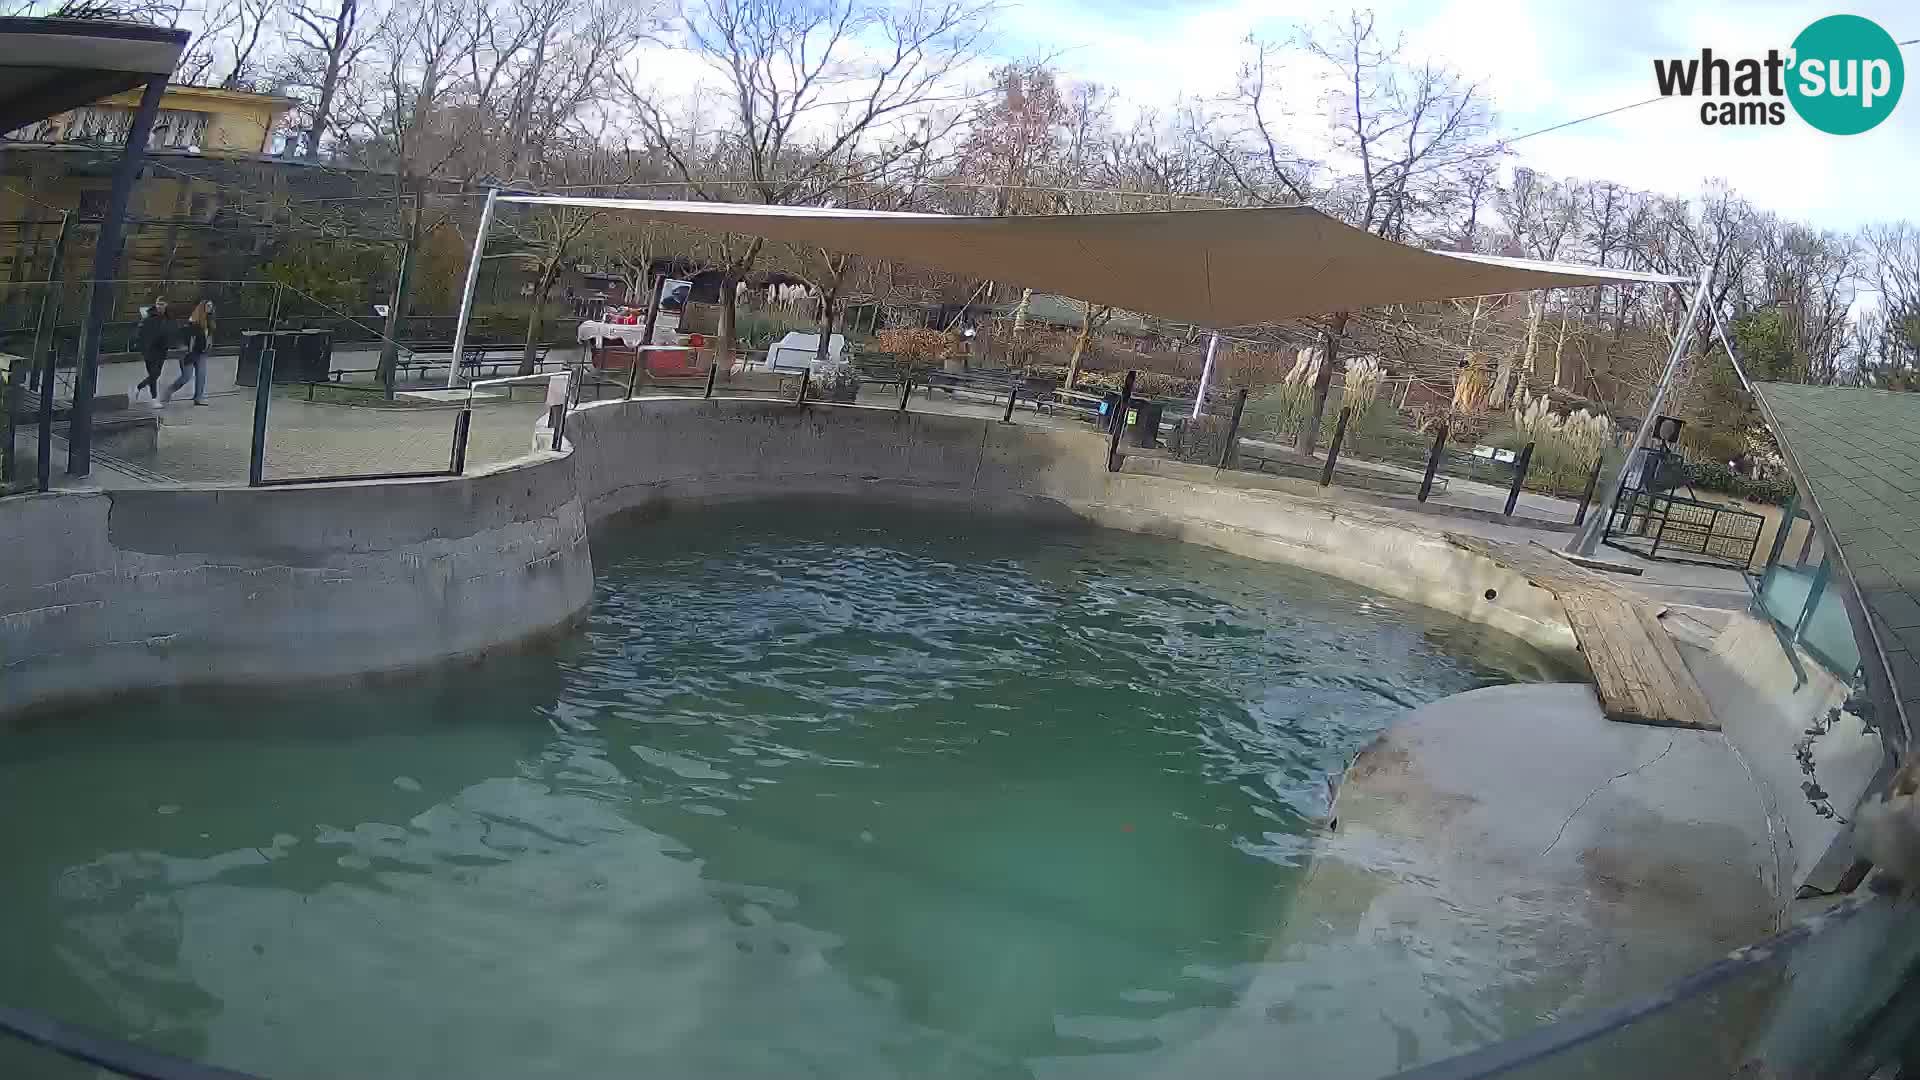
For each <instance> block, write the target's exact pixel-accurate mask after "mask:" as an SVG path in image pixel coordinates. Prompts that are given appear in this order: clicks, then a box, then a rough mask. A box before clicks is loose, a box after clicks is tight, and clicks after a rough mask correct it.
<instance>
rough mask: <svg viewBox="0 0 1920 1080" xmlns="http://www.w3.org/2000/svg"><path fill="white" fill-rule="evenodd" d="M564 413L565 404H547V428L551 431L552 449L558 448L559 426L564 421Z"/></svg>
mask: <svg viewBox="0 0 1920 1080" xmlns="http://www.w3.org/2000/svg"><path fill="white" fill-rule="evenodd" d="M566 415H567V407H566V406H565V405H560V404H553V405H549V406H547V430H549V431H551V432H553V449H554V450H555V451H558V450H559V449H560V427H561V425H562V423H564V422H565V419H566Z"/></svg>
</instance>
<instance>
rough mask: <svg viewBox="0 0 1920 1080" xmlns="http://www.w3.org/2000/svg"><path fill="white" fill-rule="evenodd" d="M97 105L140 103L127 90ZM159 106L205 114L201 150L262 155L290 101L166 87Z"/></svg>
mask: <svg viewBox="0 0 1920 1080" xmlns="http://www.w3.org/2000/svg"><path fill="white" fill-rule="evenodd" d="M100 104H102V105H120V106H125V107H126V108H129V109H131V108H134V107H136V106H138V105H139V104H140V95H139V94H138V93H137V92H134V91H128V92H127V93H124V94H115V95H114V96H112V97H110V98H102V99H101V101H100ZM160 107H161V108H162V109H177V110H180V111H182V112H200V113H207V114H209V116H210V117H211V119H209V120H208V121H207V137H206V141H205V142H203V143H202V144H201V146H200V149H201V151H202V152H203V153H237V154H264V153H266V152H268V151H269V150H270V149H272V146H271V145H270V140H271V138H272V135H273V125H274V122H275V121H276V120H278V119H279V117H280V116H281V114H283V113H285V112H286V111H287V110H288V109H289V108H292V107H293V102H292V101H291V100H290V99H288V98H283V97H272V96H269V95H266V94H247V93H241V92H239V91H236V90H215V89H212V88H210V87H203V86H169V87H168V88H167V92H166V93H165V94H163V95H162V96H161V98H160Z"/></svg>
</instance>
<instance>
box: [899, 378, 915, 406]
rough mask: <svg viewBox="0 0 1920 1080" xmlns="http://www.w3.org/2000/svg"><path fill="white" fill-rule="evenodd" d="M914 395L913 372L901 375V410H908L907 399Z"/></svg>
mask: <svg viewBox="0 0 1920 1080" xmlns="http://www.w3.org/2000/svg"><path fill="white" fill-rule="evenodd" d="M912 396H913V372H911V371H909V372H906V373H905V374H903V375H901V376H900V411H901V412H906V411H907V399H908V398H910V397H912Z"/></svg>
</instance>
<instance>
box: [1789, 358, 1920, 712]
mask: <svg viewBox="0 0 1920 1080" xmlns="http://www.w3.org/2000/svg"><path fill="white" fill-rule="evenodd" d="M1757 388H1758V390H1759V393H1760V399H1761V405H1762V408H1763V409H1764V410H1765V411H1766V415H1767V417H1768V420H1769V421H1770V423H1771V424H1772V426H1773V429H1774V432H1773V433H1774V437H1775V438H1776V439H1778V440H1779V442H1780V445H1781V449H1783V450H1784V451H1785V452H1786V456H1787V460H1788V463H1789V464H1790V465H1791V466H1792V468H1793V470H1794V472H1795V473H1796V474H1797V478H1798V479H1799V480H1800V482H1801V487H1802V490H1803V491H1804V493H1805V494H1807V495H1808V496H1810V497H1811V499H1812V501H1813V503H1814V506H1813V510H1814V512H1815V514H1816V515H1817V520H1818V521H1819V522H1820V523H1822V524H1823V527H1824V531H1825V534H1826V537H1827V539H1828V540H1830V541H1831V546H1832V548H1833V549H1834V552H1835V553H1836V554H1837V556H1838V562H1839V564H1840V567H1841V569H1843V570H1844V571H1845V572H1846V575H1847V576H1848V577H1849V578H1850V579H1851V580H1852V582H1853V585H1854V589H1855V591H1856V594H1857V597H1858V600H1859V602H1860V605H1861V606H1862V607H1863V608H1864V609H1865V611H1864V613H1856V614H1855V618H1856V624H1855V636H1856V638H1864V637H1865V636H1866V635H1862V634H1861V632H1860V631H1861V629H1862V628H1861V627H1860V625H1859V623H1858V621H1857V620H1858V618H1859V617H1860V615H1861V614H1864V615H1865V617H1866V619H1867V623H1868V628H1869V630H1870V634H1871V638H1872V640H1871V642H1869V641H1867V640H1861V641H1860V645H1861V656H1862V657H1863V658H1867V663H1868V676H1869V679H1870V680H1873V681H1875V682H1879V681H1882V679H1884V681H1886V682H1888V683H1889V684H1890V685H1889V686H1888V688H1887V689H1888V690H1889V691H1890V693H1889V696H1890V697H1891V698H1892V699H1893V701H1894V702H1895V703H1896V707H1897V709H1898V710H1899V713H1900V724H1901V726H1902V727H1903V729H1904V730H1903V732H1902V734H1903V735H1906V734H1907V733H1910V732H1911V731H1912V721H1911V720H1910V719H1908V718H1910V717H1914V716H1920V394H1904V393H1896V392H1893V391H1888V390H1863V389H1857V388H1854V387H1844V386H1800V385H1794V384H1788V383H1760V384H1757ZM1869 644H1871V645H1873V646H1877V648H1878V650H1879V653H1880V655H1881V656H1883V657H1885V661H1886V663H1885V668H1884V671H1882V672H1878V673H1876V672H1875V671H1874V669H1873V661H1872V659H1871V655H1872V652H1873V650H1872V649H1870V648H1869V647H1868V646H1869ZM1876 675H1878V676H1879V678H1876Z"/></svg>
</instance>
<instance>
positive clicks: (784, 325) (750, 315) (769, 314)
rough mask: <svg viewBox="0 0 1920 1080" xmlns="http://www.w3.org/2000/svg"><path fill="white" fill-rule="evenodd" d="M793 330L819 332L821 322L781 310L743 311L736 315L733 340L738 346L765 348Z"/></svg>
mask: <svg viewBox="0 0 1920 1080" xmlns="http://www.w3.org/2000/svg"><path fill="white" fill-rule="evenodd" d="M793 331H798V332H800V333H802V334H817V333H819V332H820V324H819V323H818V322H817V321H815V320H814V319H811V318H807V317H804V316H799V315H790V314H787V313H785V312H781V311H741V312H737V313H735V315H734V320H733V340H734V344H735V347H737V348H741V349H749V350H756V351H757V350H760V349H765V348H767V347H769V346H771V345H772V344H773V343H774V342H776V341H779V340H780V339H781V338H783V337H786V336H787V334H788V333H790V332H793Z"/></svg>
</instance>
